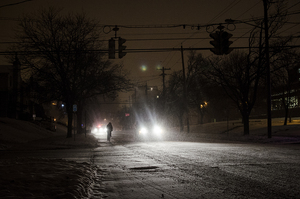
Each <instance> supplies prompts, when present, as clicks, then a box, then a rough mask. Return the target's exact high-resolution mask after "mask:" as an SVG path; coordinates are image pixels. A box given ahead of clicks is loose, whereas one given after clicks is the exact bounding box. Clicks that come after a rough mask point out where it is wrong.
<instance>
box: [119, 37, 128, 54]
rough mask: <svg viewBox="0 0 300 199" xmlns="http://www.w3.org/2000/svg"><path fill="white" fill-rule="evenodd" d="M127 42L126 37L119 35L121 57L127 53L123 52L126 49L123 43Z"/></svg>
mask: <svg viewBox="0 0 300 199" xmlns="http://www.w3.org/2000/svg"><path fill="white" fill-rule="evenodd" d="M125 42H126V39H123V38H121V37H119V58H122V57H124V56H125V55H126V54H127V53H125V52H123V50H125V49H126V46H124V45H123V44H124V43H125Z"/></svg>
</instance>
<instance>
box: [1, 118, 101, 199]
mask: <svg viewBox="0 0 300 199" xmlns="http://www.w3.org/2000/svg"><path fill="white" fill-rule="evenodd" d="M65 130H66V129H65V127H62V126H59V125H58V126H57V131H56V132H52V131H48V130H45V129H43V128H42V127H39V126H37V125H34V124H32V123H29V122H25V121H18V120H13V119H8V118H0V154H3V153H5V152H6V151H7V150H23V149H26V150H36V149H62V148H87V147H96V146H97V143H98V140H97V139H95V138H94V137H93V136H92V135H87V137H85V135H76V136H75V140H74V138H66V132H65ZM97 172H99V168H97V167H96V166H95V165H92V164H91V163H78V162H75V161H67V160H63V159H47V158H22V157H19V158H1V162H0V185H1V186H0V196H1V198H41V199H42V198H67V199H68V198H78V199H79V198H89V196H90V195H91V194H92V195H95V194H94V193H92V188H93V187H94V186H97V185H95V184H94V182H95V181H99V179H97V178H99V177H98V176H97ZM99 194H100V195H99ZM98 195H99V198H101V193H98Z"/></svg>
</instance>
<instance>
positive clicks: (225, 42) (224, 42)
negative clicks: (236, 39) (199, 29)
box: [221, 32, 233, 55]
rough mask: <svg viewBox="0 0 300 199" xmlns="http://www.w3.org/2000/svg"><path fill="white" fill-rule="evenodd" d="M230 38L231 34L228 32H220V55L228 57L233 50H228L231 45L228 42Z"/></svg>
mask: <svg viewBox="0 0 300 199" xmlns="http://www.w3.org/2000/svg"><path fill="white" fill-rule="evenodd" d="M231 37H232V34H230V33H228V32H222V35H221V38H222V39H221V41H222V42H221V46H222V54H225V55H228V54H229V53H230V52H231V51H232V50H233V49H232V48H229V46H230V45H231V44H232V43H233V42H232V41H229V39H230V38H231Z"/></svg>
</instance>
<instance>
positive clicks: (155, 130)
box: [153, 126, 162, 133]
mask: <svg viewBox="0 0 300 199" xmlns="http://www.w3.org/2000/svg"><path fill="white" fill-rule="evenodd" d="M153 130H154V132H155V133H162V128H161V127H159V126H155V127H154V128H153Z"/></svg>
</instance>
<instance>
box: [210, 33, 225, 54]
mask: <svg viewBox="0 0 300 199" xmlns="http://www.w3.org/2000/svg"><path fill="white" fill-rule="evenodd" d="M209 36H210V37H211V38H213V39H214V40H213V41H210V42H209V43H210V44H211V45H213V47H214V48H212V49H210V51H211V52H213V53H214V54H215V55H222V54H221V43H220V42H221V41H220V31H216V32H215V33H210V34H209Z"/></svg>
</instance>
